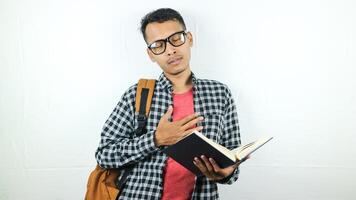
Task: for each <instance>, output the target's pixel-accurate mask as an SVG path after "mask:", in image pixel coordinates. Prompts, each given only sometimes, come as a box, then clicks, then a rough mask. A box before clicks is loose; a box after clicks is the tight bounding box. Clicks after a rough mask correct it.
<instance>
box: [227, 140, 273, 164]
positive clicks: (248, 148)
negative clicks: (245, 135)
mask: <svg viewBox="0 0 356 200" xmlns="http://www.w3.org/2000/svg"><path fill="white" fill-rule="evenodd" d="M271 139H272V137H265V138H260V139H258V140H256V141H254V142H251V143H248V144H245V145H243V146H241V147H239V148H237V149H234V150H233V152H234V153H235V155H236V158H237V159H238V160H242V159H244V158H245V157H246V156H248V155H249V154H251V153H253V152H254V151H256V150H257V149H258V148H260V147H261V146H263V145H264V144H266V143H267V142H268V141H270V140H271Z"/></svg>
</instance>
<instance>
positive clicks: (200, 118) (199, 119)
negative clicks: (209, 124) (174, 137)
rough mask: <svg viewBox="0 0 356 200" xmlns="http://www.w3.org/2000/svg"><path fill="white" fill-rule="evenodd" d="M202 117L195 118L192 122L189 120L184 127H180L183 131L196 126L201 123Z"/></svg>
mask: <svg viewBox="0 0 356 200" xmlns="http://www.w3.org/2000/svg"><path fill="white" fill-rule="evenodd" d="M203 119H204V117H197V118H194V119H192V120H190V121H189V122H187V123H186V124H184V126H182V129H183V130H186V129H188V128H190V127H192V126H194V125H196V124H197V123H198V122H200V121H203Z"/></svg>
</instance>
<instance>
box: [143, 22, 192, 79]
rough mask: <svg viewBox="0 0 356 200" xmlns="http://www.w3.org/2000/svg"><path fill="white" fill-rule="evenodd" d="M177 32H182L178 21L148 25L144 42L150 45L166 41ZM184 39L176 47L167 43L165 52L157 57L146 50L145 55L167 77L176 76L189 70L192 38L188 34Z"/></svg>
mask: <svg viewBox="0 0 356 200" xmlns="http://www.w3.org/2000/svg"><path fill="white" fill-rule="evenodd" d="M179 31H183V27H182V25H181V24H180V23H179V22H178V21H173V20H170V21H166V22H163V23H158V22H154V23H149V24H148V25H147V27H146V41H147V43H148V44H151V43H153V42H155V41H157V40H162V39H166V38H167V37H169V36H171V35H172V34H174V33H177V32H179ZM185 37H186V38H185V43H184V44H183V45H181V46H178V47H175V46H173V45H172V44H170V43H169V42H167V43H166V50H165V51H164V53H162V54H159V55H155V54H154V53H153V52H152V51H151V50H150V49H148V48H147V53H148V55H149V57H150V58H151V60H152V61H153V62H157V64H158V65H159V66H160V67H161V69H162V70H163V71H164V72H165V73H166V74H168V75H178V74H180V73H182V72H184V71H185V70H190V67H189V61H190V48H191V47H192V45H193V38H192V35H191V33H189V32H188V33H187V34H186V36H185Z"/></svg>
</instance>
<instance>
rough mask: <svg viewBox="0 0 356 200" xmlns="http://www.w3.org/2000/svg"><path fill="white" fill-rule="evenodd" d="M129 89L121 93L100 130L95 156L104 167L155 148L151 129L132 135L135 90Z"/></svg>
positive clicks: (141, 156)
mask: <svg viewBox="0 0 356 200" xmlns="http://www.w3.org/2000/svg"><path fill="white" fill-rule="evenodd" d="M129 91H130V89H129V90H128V91H126V92H125V94H124V95H123V96H122V98H121V100H120V101H119V103H118V104H117V105H116V107H115V109H114V110H113V111H112V113H111V115H110V116H109V118H108V119H107V120H106V122H105V124H104V126H103V129H102V132H101V138H100V143H99V147H98V149H97V151H96V153H95V157H96V160H97V162H98V164H99V165H100V166H101V167H103V168H105V169H112V168H120V167H123V166H125V165H130V164H134V163H137V162H139V161H141V160H143V159H145V158H146V157H147V156H149V155H150V154H151V153H153V152H154V151H157V150H158V148H156V146H155V143H154V135H155V132H154V131H149V132H147V133H145V134H143V135H141V136H139V137H135V134H134V131H135V126H134V120H135V111H134V100H135V94H133V93H134V92H131V93H130V92H129ZM131 91H136V88H131ZM130 100H131V101H130Z"/></svg>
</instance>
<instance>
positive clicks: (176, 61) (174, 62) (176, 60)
mask: <svg viewBox="0 0 356 200" xmlns="http://www.w3.org/2000/svg"><path fill="white" fill-rule="evenodd" d="M182 59H183V57H182V56H177V57H173V58H170V59H168V61H167V63H168V64H169V65H177V64H179V63H180V62H181V60H182Z"/></svg>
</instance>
